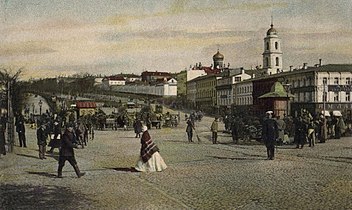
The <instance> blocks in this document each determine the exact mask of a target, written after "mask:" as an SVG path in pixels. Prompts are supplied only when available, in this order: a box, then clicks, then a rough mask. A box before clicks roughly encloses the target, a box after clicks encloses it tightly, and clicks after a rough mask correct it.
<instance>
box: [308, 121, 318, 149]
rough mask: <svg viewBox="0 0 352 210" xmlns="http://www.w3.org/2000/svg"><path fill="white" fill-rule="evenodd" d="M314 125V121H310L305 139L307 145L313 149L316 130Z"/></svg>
mask: <svg viewBox="0 0 352 210" xmlns="http://www.w3.org/2000/svg"><path fill="white" fill-rule="evenodd" d="M316 129H317V128H316V123H315V121H314V120H312V121H310V123H309V124H308V129H307V138H308V143H309V145H308V146H309V147H314V146H315V135H316V134H315V130H316Z"/></svg>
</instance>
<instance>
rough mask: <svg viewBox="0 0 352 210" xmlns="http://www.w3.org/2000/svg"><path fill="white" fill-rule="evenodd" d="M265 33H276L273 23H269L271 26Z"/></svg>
mask: <svg viewBox="0 0 352 210" xmlns="http://www.w3.org/2000/svg"><path fill="white" fill-rule="evenodd" d="M266 35H268V36H269V35H277V31H276V29H275V28H274V25H273V24H271V28H269V30H268V32H266Z"/></svg>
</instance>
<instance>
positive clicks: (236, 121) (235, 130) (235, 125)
mask: <svg viewBox="0 0 352 210" xmlns="http://www.w3.org/2000/svg"><path fill="white" fill-rule="evenodd" d="M241 122H242V119H241V118H240V117H233V120H232V123H231V135H232V141H233V142H234V143H235V144H238V137H239V129H240V124H241Z"/></svg>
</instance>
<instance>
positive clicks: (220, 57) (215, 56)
mask: <svg viewBox="0 0 352 210" xmlns="http://www.w3.org/2000/svg"><path fill="white" fill-rule="evenodd" d="M213 59H224V55H223V54H221V53H220V52H219V50H218V52H217V53H216V54H215V55H214V56H213Z"/></svg>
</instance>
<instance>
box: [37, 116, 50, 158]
mask: <svg viewBox="0 0 352 210" xmlns="http://www.w3.org/2000/svg"><path fill="white" fill-rule="evenodd" d="M38 124H41V125H40V126H39V128H38V129H37V144H38V147H39V158H40V159H42V160H43V159H46V157H45V149H46V144H47V142H46V140H47V139H48V131H47V125H46V124H45V123H44V122H43V123H38Z"/></svg>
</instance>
